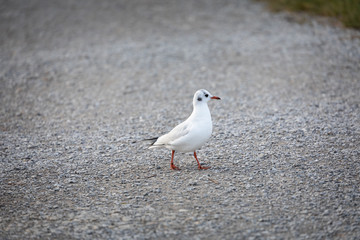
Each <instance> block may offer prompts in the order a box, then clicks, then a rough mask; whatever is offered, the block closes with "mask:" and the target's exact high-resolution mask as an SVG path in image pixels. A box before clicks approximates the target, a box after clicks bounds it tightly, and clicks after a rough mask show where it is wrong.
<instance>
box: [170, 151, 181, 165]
mask: <svg viewBox="0 0 360 240" xmlns="http://www.w3.org/2000/svg"><path fill="white" fill-rule="evenodd" d="M174 154H175V150H172V151H171V163H170V168H171V169H172V170H180V168H178V167H177V166H175V165H174Z"/></svg>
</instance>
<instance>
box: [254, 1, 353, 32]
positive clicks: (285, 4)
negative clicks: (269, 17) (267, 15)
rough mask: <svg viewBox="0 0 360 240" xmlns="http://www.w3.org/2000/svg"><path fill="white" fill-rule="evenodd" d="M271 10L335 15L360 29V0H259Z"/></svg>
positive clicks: (347, 24)
mask: <svg viewBox="0 0 360 240" xmlns="http://www.w3.org/2000/svg"><path fill="white" fill-rule="evenodd" d="M260 1H262V2H266V3H267V4H268V6H269V8H270V9H271V10H273V11H283V10H287V11H292V12H308V13H312V14H317V15H321V16H328V17H335V18H337V19H339V20H340V21H341V22H342V23H343V24H344V26H346V27H349V28H355V29H360V0H260Z"/></svg>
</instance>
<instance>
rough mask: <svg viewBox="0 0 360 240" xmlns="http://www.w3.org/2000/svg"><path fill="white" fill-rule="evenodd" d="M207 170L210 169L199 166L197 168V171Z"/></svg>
mask: <svg viewBox="0 0 360 240" xmlns="http://www.w3.org/2000/svg"><path fill="white" fill-rule="evenodd" d="M209 168H211V167H203V166H201V165H200V166H199V167H198V169H199V170H206V169H209Z"/></svg>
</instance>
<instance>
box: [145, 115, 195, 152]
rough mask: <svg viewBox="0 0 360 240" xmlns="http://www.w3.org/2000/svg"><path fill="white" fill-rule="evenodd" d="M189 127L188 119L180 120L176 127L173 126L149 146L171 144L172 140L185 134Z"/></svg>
mask: <svg viewBox="0 0 360 240" xmlns="http://www.w3.org/2000/svg"><path fill="white" fill-rule="evenodd" d="M190 129H191V124H190V122H188V121H185V122H182V123H180V124H179V125H177V126H176V127H174V128H173V129H172V130H171V131H170V132H169V133H167V134H165V135H163V136H161V137H159V138H158V139H157V141H156V142H155V143H154V144H153V145H152V146H151V147H150V148H154V147H165V146H166V145H171V143H172V142H173V141H176V140H178V139H179V138H182V137H184V136H186V135H187V134H188V133H189V131H190Z"/></svg>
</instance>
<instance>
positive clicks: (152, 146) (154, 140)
mask: <svg viewBox="0 0 360 240" xmlns="http://www.w3.org/2000/svg"><path fill="white" fill-rule="evenodd" d="M158 138H159V137H155V138H148V139H144V140H143V141H150V142H151V144H150V146H149V148H154V147H155V146H154V143H155V142H156V141H157V140H158Z"/></svg>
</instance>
